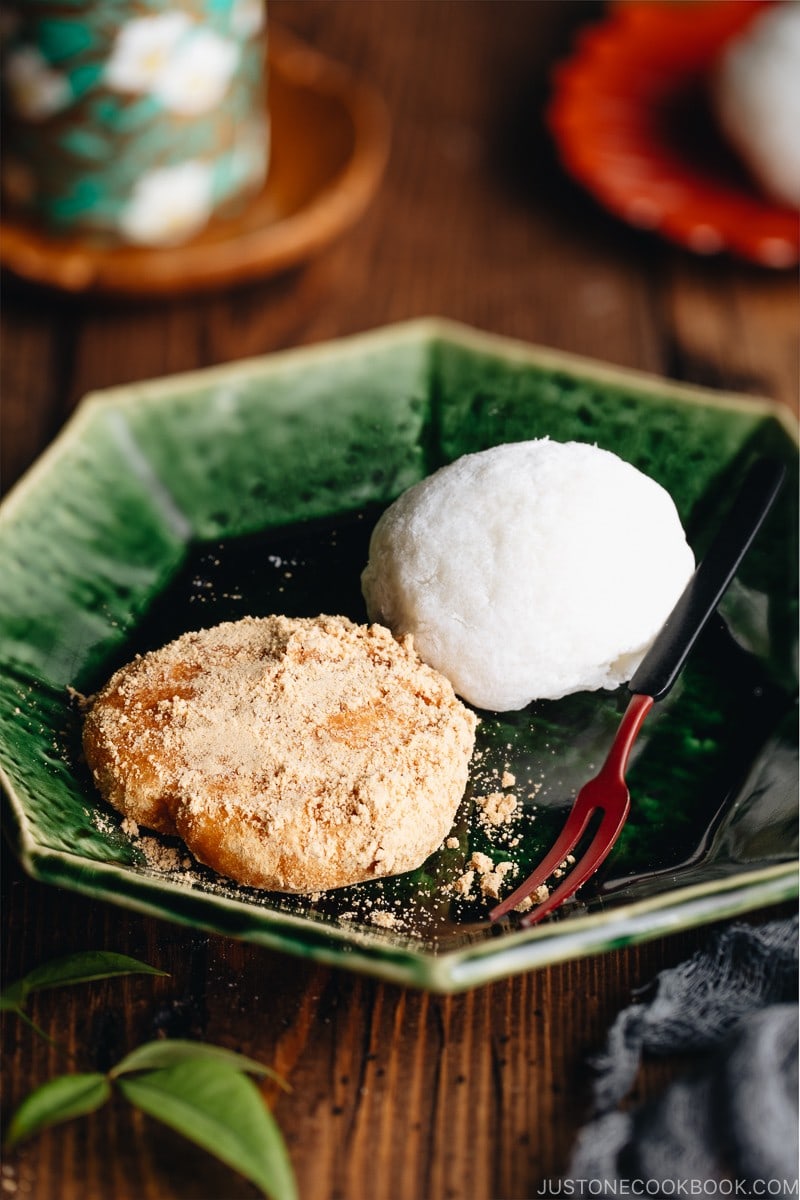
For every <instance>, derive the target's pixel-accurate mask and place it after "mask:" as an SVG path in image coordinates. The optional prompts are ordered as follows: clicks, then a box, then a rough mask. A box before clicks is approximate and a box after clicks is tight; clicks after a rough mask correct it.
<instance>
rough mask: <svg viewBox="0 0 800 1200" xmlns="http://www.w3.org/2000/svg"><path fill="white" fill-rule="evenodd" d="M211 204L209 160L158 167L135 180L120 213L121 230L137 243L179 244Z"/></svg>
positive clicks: (201, 221) (198, 224)
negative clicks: (128, 197)
mask: <svg viewBox="0 0 800 1200" xmlns="http://www.w3.org/2000/svg"><path fill="white" fill-rule="evenodd" d="M211 207H212V170H211V167H210V166H209V164H207V163H204V162H200V161H199V160H196V159H193V160H190V161H189V162H184V163H178V164H177V165H176V166H173V167H159V168H157V169H156V170H154V171H149V172H147V174H145V175H142V177H141V178H140V179H139V180H138V181H137V183H136V185H135V186H134V188H133V191H132V192H131V196H130V199H129V201H128V203H127V205H126V206H125V208H124V209H123V211H122V213H121V215H120V219H119V225H120V230H121V231H122V233H123V235H124V236H125V237H126V238H127V239H128V241H131V242H135V243H137V244H138V245H142V246H174V245H178V244H180V243H181V242H184V241H186V240H187V239H188V238H190V237H192V235H193V234H195V233H197V232H199V230H200V229H202V228H203V226H204V225H205V224H206V222H207V220H208V218H209V216H210V215H211Z"/></svg>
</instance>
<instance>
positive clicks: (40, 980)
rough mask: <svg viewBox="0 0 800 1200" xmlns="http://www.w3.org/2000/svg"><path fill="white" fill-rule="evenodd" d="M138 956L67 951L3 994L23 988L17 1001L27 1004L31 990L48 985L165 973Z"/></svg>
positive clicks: (48, 986)
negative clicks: (67, 952)
mask: <svg viewBox="0 0 800 1200" xmlns="http://www.w3.org/2000/svg"><path fill="white" fill-rule="evenodd" d="M166 974H167V972H166V971H159V970H158V969H157V968H156V967H151V966H149V965H148V964H147V963H143V962H139V960H138V959H137V958H129V957H128V955H127V954H114V953H113V952H111V951H109V950H84V951H82V952H81V953H79V954H67V955H65V956H64V957H63V958H53V959H51V960H50V961H49V962H46V963H42V965H41V966H40V967H34V969H33V970H32V971H30V972H29V973H28V974H27V975H26V976H25V977H24V978H23V979H20V980H17V982H16V983H12V984H9V986H8V988H6V989H5V992H4V993H3V994H4V995H7V994H8V993H9V992H11V993H12V994H17V993H16V992H14V989H19V988H21V989H22V991H21V995H20V997H19V999H18V1001H17V1003H18V1004H21V1003H24V1001H25V998H26V997H27V996H28V995H29V993H30V992H41V991H44V990H45V989H46V988H55V987H65V986H67V985H68V984H73V983H90V982H91V981H92V980H93V979H113V978H115V977H116V976H118V975H166Z"/></svg>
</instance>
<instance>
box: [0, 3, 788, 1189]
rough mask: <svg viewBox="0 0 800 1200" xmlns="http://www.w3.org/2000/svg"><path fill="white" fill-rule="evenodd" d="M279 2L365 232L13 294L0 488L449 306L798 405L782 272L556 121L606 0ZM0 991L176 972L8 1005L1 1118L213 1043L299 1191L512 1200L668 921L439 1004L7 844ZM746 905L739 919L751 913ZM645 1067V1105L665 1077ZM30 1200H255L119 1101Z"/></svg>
mask: <svg viewBox="0 0 800 1200" xmlns="http://www.w3.org/2000/svg"><path fill="white" fill-rule="evenodd" d="M270 11H271V17H272V18H273V19H274V20H276V21H280V22H282V23H283V24H285V25H286V26H287V27H288V28H290V29H291V30H293V31H294V32H296V33H297V34H298V35H300V36H302V37H305V38H307V39H308V40H309V41H310V42H312V43H313V44H315V45H316V46H317V47H318V48H319V49H320V50H323V51H324V52H325V53H327V54H330V55H331V56H332V57H334V58H338V59H339V60H340V61H342V62H344V63H346V64H347V65H349V66H350V67H351V68H352V69H354V70H355V71H356V72H358V73H359V74H361V75H363V76H364V77H365V78H367V79H369V80H370V81H371V82H372V83H373V84H375V85H376V86H377V87H378V88H379V89H380V90H381V91H382V92H383V94H384V96H385V98H386V100H387V101H388V104H389V107H390V110H391V114H392V122H393V147H392V154H391V159H390V163H389V168H388V172H387V176H386V179H385V182H384V185H383V187H382V189H381V192H380V194H379V196H378V198H377V200H376V201H375V203H374V204H373V205H372V207H371V208H370V210H369V211H368V213H367V214H366V216H365V217H364V219H363V220H362V221H361V222H360V224H359V225H358V226H357V228H356V229H355V230H354V231H353V232H352V233H350V234H349V235H347V236H346V237H345V238H344V239H343V240H341V241H340V242H339V243H338V244H336V245H334V246H332V247H331V248H330V249H329V250H327V251H326V252H325V253H324V254H322V255H320V256H319V257H318V258H317V259H315V260H314V261H313V262H311V263H309V264H308V266H307V267H306V268H305V269H304V270H302V271H298V272H294V273H292V274H290V275H286V276H283V277H281V278H279V279H275V280H272V281H269V282H265V283H263V284H253V285H249V286H247V287H244V288H241V289H239V290H236V291H232V292H229V293H227V294H217V295H210V296H206V297H199V298H196V297H192V298H188V299H185V300H181V301H173V302H168V303H153V304H145V303H131V304H126V303H122V302H113V303H110V302H100V301H91V300H88V301H75V300H69V301H67V300H64V299H62V298H60V297H57V296H52V295H47V294H44V293H40V292H35V291H33V290H32V289H28V288H25V287H22V286H18V285H15V284H14V283H13V282H11V283H8V284H7V286H6V295H5V305H4V311H3V314H2V340H3V374H4V378H3V405H2V425H3V435H4V436H3V458H2V469H3V479H4V484H5V486H8V485H10V484H11V483H12V482H13V480H14V479H15V478H16V477H17V476H18V475H19V474H20V473H21V472H22V471H23V470H24V468H25V467H26V466H27V465H28V464H29V463H30V462H31V461H32V460H33V459H34V457H35V456H36V455H37V454H38V453H39V451H40V450H41V449H42V448H43V447H44V445H45V444H46V443H47V442H48V441H49V440H50V438H51V437H52V436H53V435H54V433H55V432H56V431H57V429H58V428H59V427H60V425H61V423H62V422H63V421H64V420H65V419H66V417H67V416H68V415H69V413H70V412H71V411H72V409H73V408H74V406H75V404H76V403H77V401H78V400H79V399H80V397H81V396H82V395H84V394H85V393H86V392H88V391H90V390H93V389H95V388H100V387H105V386H109V385H113V384H118V383H125V382H128V381H132V380H137V379H143V378H146V377H150V376H155V375H161V374H166V373H169V372H174V371H182V370H186V369H193V368H196V367H202V366H206V365H210V364H213V363H218V362H226V361H230V360H233V359H236V358H239V357H243V356H248V355H253V354H259V353H263V352H266V351H270V350H273V349H277V348H281V347H285V346H293V345H303V344H307V343H311V342H314V341H319V340H321V339H324V338H328V337H331V336H336V335H339V334H346V333H350V332H355V331H358V330H361V329H365V328H369V327H372V326H375V325H379V324H382V323H383V322H386V321H392V320H398V319H402V318H406V317H412V316H418V315H422V314H426V313H439V314H442V315H446V316H451V317H455V318H459V319H461V320H465V321H468V322H470V323H473V324H476V325H479V326H482V327H485V328H487V329H491V330H494V331H496V332H499V333H505V334H510V335H514V336H518V337H522V338H525V339H527V340H530V341H533V342H541V343H545V344H548V345H553V346H557V347H562V348H564V349H567V350H571V351H575V352H579V353H583V354H588V355H595V356H597V357H600V358H603V359H606V360H608V361H612V362H615V363H620V364H623V365H628V366H632V367H637V368H642V369H645V370H651V371H656V372H663V373H664V374H668V375H670V376H672V377H675V378H680V379H688V380H693V381H697V382H700V383H707V384H711V385H712V386H725V387H735V388H739V389H741V390H744V391H750V392H758V393H764V394H767V395H771V396H774V397H778V398H780V399H782V400H784V401H785V402H786V403H788V404H790V405H792V406H793V407H794V409H795V411H797V407H798V395H797V383H798V326H799V325H800V320H799V318H800V303H799V302H798V287H797V280H796V278H795V277H794V276H790V275H789V276H781V275H773V274H769V273H765V272H758V271H755V270H753V269H751V268H747V267H744V266H742V265H740V264H736V263H733V262H719V263H716V262H705V261H701V260H695V259H691V258H689V256H687V255H684V254H682V253H681V252H679V251H677V250H675V249H673V248H671V247H669V246H666V245H664V244H662V243H660V242H659V241H657V240H656V239H654V238H651V237H649V236H647V235H644V234H638V233H635V232H633V231H631V230H628V229H626V228H624V227H622V226H620V225H618V224H617V223H616V222H615V221H613V220H612V219H611V218H610V217H608V216H606V215H605V214H604V213H602V212H601V211H600V210H598V209H597V208H596V207H595V206H594V204H593V203H592V202H591V201H590V200H589V199H588V198H587V197H585V196H584V195H583V194H582V193H581V192H580V191H579V189H577V188H576V187H574V186H573V185H572V184H571V183H570V182H569V181H568V180H566V179H565V178H564V177H563V175H562V174H561V172H560V171H559V169H558V167H557V164H556V162H555V157H554V154H553V151H552V148H551V146H550V144H549V142H548V140H547V138H546V136H545V133H544V130H543V126H542V120H541V105H542V101H543V98H544V96H545V94H546V86H547V72H548V70H549V68H550V65H551V64H552V62H553V61H554V59H555V58H557V57H558V56H559V55H560V54H562V53H563V52H564V51H565V49H566V48H567V46H568V44H569V39H570V37H571V35H572V33H573V31H574V29H575V28H576V27H577V26H578V25H579V24H580V23H581V21H583V20H585V19H587V18H590V17H592V16H594V15H596V13H597V8H596V7H595V6H593V5H584V4H578V3H576V4H569V5H565V4H559V3H504V2H501V3H495V2H493V0H473V2H471V3H452V2H450V0H440V2H437V3H428V2H425V0H404V2H402V3H397V2H393V0H388V2H383V0H372V2H369V3H361V2H358V0H337V2H336V3H328V2H327V0H272V3H271V9H270ZM4 854H5V860H4V861H5V868H4V872H3V887H4V922H5V938H4V944H3V970H4V978H5V979H6V980H11V979H14V978H16V977H17V976H19V975H20V974H22V973H23V972H25V971H26V970H28V969H30V968H31V967H32V966H34V965H35V964H37V963H38V962H41V961H43V960H44V959H46V958H48V957H52V956H55V955H56V954H62V953H67V952H69V951H71V950H79V949H86V948H97V947H105V948H109V949H114V950H118V951H122V952H125V953H128V954H133V955H135V956H137V957H141V958H144V959H146V960H147V961H149V962H152V963H155V964H157V965H158V966H160V967H162V968H164V969H165V970H167V971H169V972H170V976H169V978H167V979H149V978H132V979H127V980H118V981H112V982H109V983H102V984H99V983H98V984H93V985H87V986H86V987H84V988H81V989H74V990H71V991H69V992H61V993H57V992H48V993H42V994H41V995H40V996H37V997H36V999H35V1002H34V1004H33V1006H32V1011H31V1015H32V1016H33V1018H34V1020H36V1021H37V1022H38V1023H39V1024H40V1025H42V1027H43V1028H44V1029H45V1030H47V1031H48V1033H50V1034H51V1035H52V1036H53V1037H55V1038H56V1039H57V1041H58V1042H59V1045H60V1046H62V1047H63V1048H64V1050H63V1052H62V1051H56V1050H55V1049H53V1048H51V1047H48V1046H47V1045H45V1044H44V1043H42V1042H41V1041H39V1040H37V1039H35V1038H33V1037H32V1036H31V1035H30V1033H29V1031H28V1030H27V1029H25V1027H24V1026H22V1025H21V1024H20V1023H19V1022H18V1021H16V1020H15V1019H13V1018H9V1019H7V1020H6V1021H5V1025H4V1032H5V1059H4V1063H5V1092H4V1112H5V1113H6V1114H7V1113H8V1112H10V1111H11V1109H12V1108H13V1106H14V1105H16V1103H18V1101H19V1100H20V1099H21V1098H22V1096H23V1095H24V1094H25V1093H26V1091H27V1090H28V1089H29V1088H30V1087H32V1086H33V1084H35V1083H38V1082H41V1081H43V1080H44V1079H45V1078H47V1077H48V1075H49V1074H51V1073H53V1072H55V1071H57V1070H59V1069H64V1062H65V1058H64V1054H66V1055H68V1056H74V1058H71V1059H68V1060H66V1061H73V1062H74V1063H75V1064H76V1065H77V1064H78V1063H81V1064H83V1065H84V1066H87V1067H99V1068H103V1067H106V1066H108V1065H109V1063H111V1062H112V1061H113V1060H114V1059H115V1057H117V1056H119V1055H120V1054H121V1053H123V1052H124V1051H125V1050H126V1049H128V1048H131V1047H132V1046H133V1045H135V1044H136V1043H137V1042H138V1041H141V1040H144V1039H146V1038H150V1037H154V1036H158V1035H160V1034H161V1035H169V1036H188V1037H202V1038H206V1039H208V1040H211V1041H214V1042H218V1043H221V1044H224V1045H227V1046H230V1047H232V1048H234V1049H239V1050H242V1051H244V1052H245V1053H247V1054H250V1055H253V1056H254V1057H257V1058H263V1059H264V1060H265V1061H266V1062H270V1063H273V1064H274V1065H275V1066H276V1067H277V1068H278V1069H279V1070H280V1071H282V1072H283V1073H284V1074H285V1075H286V1077H287V1078H288V1079H289V1081H290V1083H291V1087H292V1091H291V1093H289V1094H284V1093H283V1092H280V1091H279V1090H278V1089H276V1088H275V1087H274V1086H271V1085H267V1086H265V1089H264V1091H265V1096H266V1098H267V1099H268V1102H269V1103H270V1104H271V1105H273V1106H274V1111H275V1113H276V1116H277V1119H278V1120H279V1122H280V1124H281V1127H282V1128H283V1130H284V1133H285V1135H286V1138H287V1142H288V1145H289V1148H290V1152H291V1155H292V1159H293V1162H294V1165H295V1169H296V1171H297V1175H298V1180H299V1184H300V1192H301V1196H302V1197H303V1200H446V1198H452V1200H493V1198H495V1200H499V1198H501V1197H502V1198H503V1200H523V1198H524V1197H530V1196H533V1195H535V1194H536V1191H537V1188H538V1187H539V1184H540V1181H541V1180H543V1179H546V1178H552V1177H554V1176H556V1175H557V1174H558V1172H560V1171H561V1170H563V1168H564V1166H565V1163H566V1160H567V1155H568V1152H569V1147H570V1145H571V1142H572V1139H573V1137H574V1134H575V1130H576V1129H577V1127H578V1125H579V1123H580V1121H581V1119H582V1116H583V1115H584V1114H585V1103H586V1082H587V1073H586V1069H585V1058H586V1055H587V1054H588V1053H589V1052H590V1051H591V1050H592V1049H593V1048H595V1047H596V1046H597V1045H598V1044H599V1043H600V1042H601V1041H602V1038H603V1035H604V1031H605V1029H606V1028H607V1026H608V1024H609V1023H610V1021H611V1020H612V1019H613V1017H614V1015H615V1014H616V1012H617V1011H618V1010H619V1009H620V1007H622V1006H623V1005H624V1004H626V1003H628V1002H629V1000H630V997H631V993H632V990H633V989H634V988H636V987H639V986H641V985H642V984H644V983H646V982H647V981H648V980H649V979H651V978H652V977H653V975H654V974H655V973H656V972H657V971H658V970H660V969H661V968H662V967H663V966H665V965H667V964H670V963H674V962H677V961H679V960H680V959H681V958H683V957H685V956H686V955H687V954H688V953H689V952H691V950H692V949H693V948H695V947H696V946H698V945H700V944H701V943H702V942H703V941H704V940H705V938H706V936H707V931H698V932H696V933H689V934H682V935H678V936H675V937H673V938H670V939H664V940H661V941H657V942H654V943H651V944H648V945H645V946H641V947H637V948H633V949H629V950H627V951H620V952H615V953H612V954H609V955H606V956H605V957H603V958H598V959H590V960H587V961H584V962H578V963H567V964H563V965H559V966H554V967H551V968H547V969H544V970H541V971H537V972H534V973H531V974H528V975H525V976H521V977H519V978H516V979H513V980H510V981H507V982H503V983H497V984H493V985H491V986H489V987H486V988H482V989H479V990H478V991H475V992H472V993H468V994H466V995H463V996H456V997H449V998H443V997H436V996H428V995H424V994H419V993H416V992H413V991H405V990H402V989H399V988H395V987H391V986H388V985H381V984H379V983H376V982H373V981H371V980H368V979H364V978H360V977H358V976H355V975H348V974H345V973H343V972H337V971H332V970H328V969H325V968H322V967H318V966H315V965H313V964H310V963H307V962H304V961H301V960H295V959H291V958H287V957H284V956H280V955H277V954H271V953H268V952H266V951H263V950H259V949H256V948H254V947H251V946H245V945H240V944H238V943H235V942H232V941H226V940H224V939H220V938H216V937H206V936H204V935H202V934H197V933H193V932H188V931H186V930H183V929H181V928H179V927H177V926H171V925H168V924H166V923H163V922H158V921H154V920H150V919H148V918H145V917H142V916H139V915H136V914H132V913H127V912H125V911H124V910H122V909H118V908H111V907H110V906H104V905H100V904H97V903H94V902H91V901H89V900H85V899H83V898H81V897H80V896H77V895H74V894H71V893H67V892H61V891H59V890H57V889H53V888H45V887H43V886H41V885H39V884H36V883H33V882H31V881H29V880H28V879H26V878H25V877H24V876H23V875H22V873H21V871H20V870H19V868H18V867H17V866H16V864H15V863H14V862H13V860H11V858H10V857H9V856H8V854H7V853H5V852H4ZM764 915H765V914H756V915H755V916H754V918H753V919H762V918H763V917H764ZM665 1078H666V1071H665V1069H661V1068H658V1067H656V1068H650V1069H649V1070H648V1071H646V1072H645V1073H644V1075H643V1077H642V1080H641V1081H640V1084H639V1086H638V1094H639V1095H640V1096H644V1095H647V1094H648V1092H649V1091H651V1090H652V1089H654V1088H657V1087H658V1086H660V1085H661V1084H662V1083H663V1081H664V1079H665ZM3 1189H4V1193H5V1192H7V1193H8V1194H9V1195H11V1194H12V1192H13V1191H14V1189H16V1195H17V1196H19V1197H20V1200H23V1198H24V1200H56V1198H57V1200H238V1198H240V1197H241V1198H242V1200H244V1198H246V1197H253V1196H254V1195H255V1190H254V1188H253V1187H252V1186H251V1185H250V1184H248V1183H246V1182H245V1181H244V1180H241V1179H239V1178H238V1177H237V1176H235V1175H234V1174H233V1173H232V1172H230V1171H229V1170H227V1169H226V1168H224V1167H222V1166H221V1165H219V1164H217V1163H216V1162H215V1161H214V1160H212V1159H211V1158H209V1157H208V1156H207V1155H204V1154H202V1153H201V1152H200V1151H194V1150H192V1149H191V1148H190V1147H187V1146H186V1144H185V1143H183V1142H181V1141H180V1140H179V1139H178V1138H177V1137H175V1136H173V1135H172V1134H170V1133H169V1132H168V1131H166V1130H164V1129H161V1128H160V1127H159V1126H157V1125H156V1124H155V1123H153V1122H152V1121H150V1120H148V1119H146V1118H144V1117H140V1116H137V1115H134V1114H131V1112H130V1111H128V1110H127V1109H126V1108H125V1107H124V1105H123V1104H122V1103H115V1104H114V1105H112V1106H111V1107H110V1108H109V1109H108V1110H104V1111H102V1112H100V1113H98V1114H96V1115H94V1116H92V1117H90V1118H88V1119H87V1120H85V1121H80V1122H75V1123H73V1124H70V1125H65V1126H63V1127H60V1128H57V1129H54V1130H51V1131H49V1132H47V1133H45V1134H44V1135H42V1136H41V1137H40V1138H38V1139H37V1140H36V1141H35V1142H32V1143H31V1144H29V1145H26V1146H23V1147H22V1148H21V1149H20V1151H19V1153H18V1154H16V1155H15V1156H13V1158H10V1159H9V1160H8V1163H7V1173H6V1174H5V1175H4V1176H3Z"/></svg>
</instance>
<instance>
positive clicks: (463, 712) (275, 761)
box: [84, 616, 477, 893]
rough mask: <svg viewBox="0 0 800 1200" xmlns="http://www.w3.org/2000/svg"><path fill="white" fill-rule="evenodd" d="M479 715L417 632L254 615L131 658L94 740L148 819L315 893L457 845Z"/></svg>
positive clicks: (93, 752) (201, 851)
mask: <svg viewBox="0 0 800 1200" xmlns="http://www.w3.org/2000/svg"><path fill="white" fill-rule="evenodd" d="M476 723H477V722H476V718H475V716H474V714H473V713H472V712H471V711H470V710H469V709H467V708H466V707H465V706H464V705H463V704H461V703H460V701H459V700H458V699H457V698H456V696H455V694H454V692H453V689H452V687H451V685H450V684H449V682H448V681H447V680H446V679H445V678H444V676H442V675H440V674H439V673H438V672H436V671H434V670H432V668H430V667H427V666H426V665H425V664H423V663H422V662H421V660H420V659H419V657H418V655H417V654H416V651H415V650H414V646H413V642H412V640H411V639H410V638H408V637H407V638H401V639H399V640H396V639H395V638H394V637H393V636H392V634H391V633H390V632H389V631H388V630H387V629H385V628H383V627H382V626H379V625H372V626H361V625H355V624H354V623H353V622H351V621H349V620H347V618H345V617H331V616H321V617H317V618H288V617H279V616H275V617H263V618H255V617H246V618H244V619H242V620H240V621H237V622H226V623H224V624H222V625H218V626H216V627H215V628H213V629H208V630H201V631H200V632H197V633H188V634H184V635H183V637H180V638H178V639H177V640H176V641H174V642H171V643H170V644H169V645H168V646H165V647H163V648H162V649H161V650H157V651H154V652H151V653H150V654H147V655H144V656H142V657H138V658H137V659H135V660H134V661H133V662H132V663H130V664H129V665H128V666H127V667H124V668H122V670H121V671H119V672H117V674H116V675H114V676H113V677H112V679H111V680H110V681H109V683H108V684H107V685H106V687H105V688H103V689H102V690H101V691H100V692H99V693H98V694H97V696H95V697H94V699H93V701H92V703H91V705H90V707H89V710H88V713H87V716H86V721H85V725H84V749H85V753H86V758H87V762H88V763H89V766H90V768H91V769H92V772H93V774H94V777H95V781H96V783H97V785H98V787H99V789H100V791H101V793H102V794H103V795H104V796H105V798H106V799H107V800H108V801H109V802H110V803H111V804H112V805H114V806H115V807H116V808H118V809H119V810H120V811H121V812H122V813H123V814H124V815H126V816H128V817H129V818H130V819H131V820H133V821H135V822H136V823H137V824H139V825H143V826H145V827H147V828H149V829H152V830H156V831H157V832H161V833H166V834H177V835H178V836H179V837H181V838H182V839H183V841H184V842H185V843H186V845H187V846H188V847H189V849H190V850H191V852H192V853H193V854H194V856H195V857H196V858H197V859H198V860H199V861H201V862H204V863H206V864H207V865H209V866H211V867H212V868H213V869H214V870H216V871H218V872H219V873H220V874H222V875H225V876H228V877H230V878H232V879H234V880H237V881H238V882H240V883H245V884H248V885H251V886H254V887H260V888H267V889H270V890H276V891H294V892H306V893H308V892H315V891H324V890H327V889H329V888H334V887H341V886H344V885H346V884H351V883H357V882H360V881H363V880H367V879H374V878H378V877H381V876H384V875H389V874H396V873H399V872H402V871H408V870H412V869H414V868H415V867H417V866H418V865H419V864H420V863H421V862H422V861H424V859H425V858H427V857H428V855H429V854H431V853H432V852H433V851H434V850H435V849H437V848H438V847H439V846H440V845H441V843H442V841H443V840H444V838H445V836H446V835H447V833H448V831H449V829H450V827H451V825H452V821H453V817H454V814H455V810H456V808H457V806H458V803H459V801H460V799H461V797H462V795H463V792H464V788H465V785H466V780H467V770H468V764H469V760H470V755H471V753H472V748H473V742H474V734H475V727H476Z"/></svg>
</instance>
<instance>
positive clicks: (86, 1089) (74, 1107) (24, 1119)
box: [5, 1075, 111, 1146]
mask: <svg viewBox="0 0 800 1200" xmlns="http://www.w3.org/2000/svg"><path fill="white" fill-rule="evenodd" d="M110 1095H111V1085H110V1084H109V1082H108V1080H107V1079H106V1077H105V1075H59V1076H58V1077H57V1078H56V1079H51V1080H49V1081H48V1082H47V1083H44V1084H42V1086H41V1087H39V1088H36V1090H35V1091H33V1092H31V1094H30V1095H29V1096H27V1097H26V1098H25V1099H24V1100H23V1101H22V1104H20V1106H19V1108H18V1109H17V1111H16V1112H15V1113H14V1116H13V1117H12V1118H11V1123H10V1125H9V1127H8V1133H7V1134H6V1138H5V1142H6V1145H7V1146H14V1145H16V1143H17V1142H20V1141H22V1139H23V1138H27V1137H30V1136H31V1135H32V1134H34V1133H38V1131H39V1130H40V1129H45V1128H46V1127H47V1126H48V1125H56V1124H58V1123H59V1122H60V1121H68V1120H69V1119H70V1118H71V1117H82V1116H83V1115H84V1114H85V1113H90V1112H94V1111H95V1109H98V1108H100V1106H101V1105H102V1104H105V1102H106V1100H108V1098H109V1096H110Z"/></svg>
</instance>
